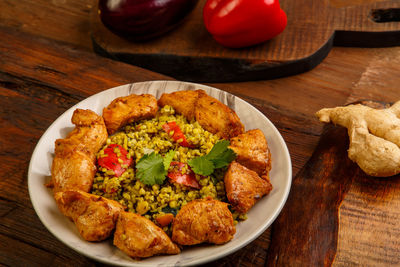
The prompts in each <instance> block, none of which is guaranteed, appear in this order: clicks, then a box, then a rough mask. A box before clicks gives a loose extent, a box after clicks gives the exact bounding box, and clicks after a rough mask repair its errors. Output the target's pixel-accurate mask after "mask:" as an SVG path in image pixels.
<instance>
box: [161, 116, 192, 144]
mask: <svg viewBox="0 0 400 267" xmlns="http://www.w3.org/2000/svg"><path fill="white" fill-rule="evenodd" d="M162 128H163V129H164V131H165V132H167V133H168V134H171V133H173V134H172V136H171V138H172V139H173V140H174V141H175V142H177V143H179V145H181V146H184V147H193V146H192V145H191V144H189V143H188V141H187V140H186V137H185V135H184V134H183V132H182V130H181V128H179V125H178V124H176V122H175V121H170V122H168V123H166V124H164V125H163V126H162Z"/></svg>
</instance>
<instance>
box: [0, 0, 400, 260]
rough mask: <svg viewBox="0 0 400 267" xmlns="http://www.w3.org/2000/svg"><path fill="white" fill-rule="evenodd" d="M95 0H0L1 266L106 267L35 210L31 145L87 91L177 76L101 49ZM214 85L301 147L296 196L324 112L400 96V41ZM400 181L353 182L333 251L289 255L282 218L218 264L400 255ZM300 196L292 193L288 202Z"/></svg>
mask: <svg viewBox="0 0 400 267" xmlns="http://www.w3.org/2000/svg"><path fill="white" fill-rule="evenodd" d="M336 2H337V3H339V2H341V1H338V0H336ZM342 2H343V1H342ZM353 2H354V3H356V2H361V1H353ZM92 5H93V2H92V1H91V0H85V1H82V0H81V1H78V0H70V1H65V0H64V1H63V0H53V1H45V0H38V1H33V0H21V1H6V0H0V36H1V42H0V95H1V97H0V107H1V108H0V128H1V134H0V159H1V160H0V169H1V171H0V174H1V175H0V265H2V266H3V265H4V266H44V265H51V266H72V265H73V266H102V264H100V263H97V262H94V261H92V260H90V259H88V258H86V257H84V256H81V255H80V254H78V253H76V252H74V251H73V250H71V249H69V248H67V247H66V246H65V245H64V244H63V243H61V242H60V241H58V240H57V239H56V238H55V237H54V236H52V235H51V234H50V233H49V232H48V231H47V229H46V228H45V227H44V226H43V224H42V223H41V222H40V220H39V218H38V217H37V216H36V214H35V211H34V210H33V208H32V205H31V202H30V199H29V195H28V188H27V171H28V164H29V161H30V157H31V154H32V151H33V149H34V147H35V145H36V143H37V141H38V139H39V138H40V136H41V135H42V134H43V133H44V131H45V130H46V129H47V128H48V127H49V126H50V124H51V123H52V122H53V121H54V120H55V119H56V118H57V117H58V116H60V115H61V114H62V113H63V112H64V111H65V110H66V109H68V108H70V107H71V106H72V105H74V104H75V103H77V102H79V101H80V100H82V99H84V98H86V97H88V96H90V95H92V94H95V93H97V92H100V91H102V90H105V89H107V88H111V87H114V86H117V85H121V84H126V83H131V82H138V81H148V80H159V79H172V78H170V77H166V76H163V75H160V74H157V73H153V72H150V71H148V70H144V69H140V68H137V67H134V66H131V65H126V64H123V63H119V62H115V61H112V60H109V59H105V58H102V57H99V56H97V55H95V54H94V53H93V52H92V51H91V43H90V36H89V26H88V20H89V12H90V9H91V8H92ZM210 85H211V86H214V87H217V88H220V89H222V90H225V91H228V92H230V93H232V94H235V95H236V96H239V97H241V98H243V99H244V100H246V101H248V102H249V103H251V104H253V105H254V106H255V107H257V108H258V109H259V110H260V111H261V112H263V113H264V114H265V115H266V116H267V117H268V118H269V119H270V120H271V121H272V122H273V123H274V124H275V125H276V127H277V128H278V129H279V131H280V132H281V134H282V135H283V137H284V139H285V141H286V143H287V145H288V147H289V150H290V153H291V158H292V164H293V177H294V181H293V186H292V192H291V195H292V194H293V193H294V195H296V194H295V193H296V192H297V191H296V190H299V186H300V185H301V184H302V179H304V177H305V171H307V170H308V168H309V167H307V166H309V164H310V162H309V163H308V164H307V161H308V160H309V159H310V158H311V156H312V155H313V152H314V150H315V148H316V147H317V144H318V141H319V139H320V136H321V133H322V129H323V125H322V124H321V123H319V122H318V121H317V120H316V118H315V117H314V113H315V112H316V111H317V110H319V109H320V108H322V107H333V106H338V105H344V104H347V103H351V102H354V101H357V100H363V99H369V100H374V101H383V102H387V103H392V102H394V101H396V100H398V99H400V88H399V85H400V47H393V48H382V49H361V48H342V47H335V48H334V49H333V50H332V51H331V52H330V54H329V55H328V57H327V58H326V59H325V60H324V61H323V62H322V63H321V64H320V65H319V66H317V67H316V68H315V69H313V70H311V71H309V72H307V73H304V74H301V75H296V76H293V77H288V78H282V79H276V80H269V81H257V82H242V83H220V84H210ZM311 159H312V158H311ZM311 161H312V160H311ZM361 176H362V175H361ZM399 180H400V179H399V178H398V177H393V178H390V179H386V180H385V179H380V180H377V179H372V178H370V177H364V176H362V179H361V180H360V179H359V180H357V177H356V178H355V179H353V180H351V181H350V182H349V183H346V191H345V194H344V195H342V196H341V197H342V202H341V206H338V210H337V212H338V217H339V220H338V228H337V232H336V237H337V243H335V244H334V245H333V246H332V247H331V248H330V249H329V250H328V252H329V253H328V254H329V255H328V254H327V255H328V256H326V255H325V256H326V257H325V256H324V255H320V254H321V253H320V254H318V253H317V254H315V255H314V254H312V255H311V254H309V255H301V253H299V252H298V250H293V252H292V253H291V252H290V249H289V248H291V247H293V246H294V245H295V244H290V242H289V241H292V240H291V239H290V240H275V239H274V233H275V232H277V233H279V232H281V230H282V229H283V228H282V225H283V223H284V220H282V219H280V220H278V222H277V223H274V224H273V225H272V227H271V228H270V229H268V230H267V231H266V232H264V233H263V234H262V235H261V236H260V237H259V238H258V239H256V240H255V241H254V242H252V243H251V244H249V245H247V246H246V247H245V248H243V249H241V250H239V251H238V252H236V253H234V254H232V255H229V256H227V257H225V258H223V259H220V260H218V261H216V262H214V263H213V266H214V265H215V266H226V265H233V266H236V265H243V266H260V265H263V264H266V265H278V266H282V265H293V264H294V263H296V266H300V265H305V266H311V265H310V264H314V265H324V264H325V265H330V264H333V265H335V266H353V265H363V266H382V265H389V264H391V265H399V264H400V231H399V226H398V225H399V224H398V221H399V218H400V213H399V212H398V210H399V208H400V202H399V196H400V194H399V192H400V181H399ZM365 184H369V185H370V186H369V187H365ZM309 189H310V188H309ZM341 192H342V191H341ZM314 193H315V194H323V192H320V191H314ZM291 203H292V202H290V199H289V202H288V204H287V205H290V204H291ZM339 204H340V203H339ZM286 208H289V209H290V208H291V206H289V207H285V209H286ZM302 208H304V209H305V210H307V206H304V207H302ZM294 226H295V225H294ZM291 230H292V229H291V228H290V227H289V228H288V231H291ZM293 236H296V233H295V232H294V233H293ZM321 238H323V237H322V236H321ZM271 239H272V245H273V246H274V248H273V249H272V250H271V248H269V245H270V243H271ZM303 243H304V242H303ZM276 248H279V249H276ZM285 248H286V249H285ZM277 250H278V251H277ZM308 250H312V248H308ZM316 251H318V249H314V250H313V252H316ZM295 252H296V253H298V254H300V255H293V254H295ZM272 253H277V254H276V255H278V256H276V257H275V256H274V257H272V256H271V255H275V254H272ZM302 257H303V258H302ZM321 257H322V261H321Z"/></svg>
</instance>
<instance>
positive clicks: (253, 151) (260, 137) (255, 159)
mask: <svg viewBox="0 0 400 267" xmlns="http://www.w3.org/2000/svg"><path fill="white" fill-rule="evenodd" d="M230 141H231V145H230V146H229V147H230V148H231V149H232V150H233V151H235V153H236V155H237V158H236V161H237V162H239V163H240V164H242V165H243V166H245V167H247V168H248V169H250V170H252V171H255V172H256V173H257V174H258V175H259V176H260V177H261V178H264V179H266V180H269V179H268V173H269V171H270V170H271V153H270V151H269V148H268V143H267V140H266V139H265V136H264V134H263V132H262V131H261V130H260V129H255V130H249V131H247V132H245V133H244V134H240V135H238V136H236V137H234V138H232V139H231V140H230Z"/></svg>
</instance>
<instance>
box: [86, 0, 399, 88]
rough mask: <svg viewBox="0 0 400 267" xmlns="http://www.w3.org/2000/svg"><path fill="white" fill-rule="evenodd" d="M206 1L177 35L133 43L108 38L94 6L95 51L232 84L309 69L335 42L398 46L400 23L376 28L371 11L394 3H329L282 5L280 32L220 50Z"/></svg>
mask: <svg viewBox="0 0 400 267" xmlns="http://www.w3.org/2000/svg"><path fill="white" fill-rule="evenodd" d="M205 2H206V0H201V1H199V3H198V5H197V7H196V8H195V10H194V11H193V12H192V13H191V14H190V15H189V17H188V19H187V20H186V22H185V23H184V24H183V25H181V26H180V27H178V28H177V29H176V30H174V31H172V32H170V33H169V34H167V35H165V36H163V37H161V38H157V39H154V40H151V41H148V42H144V43H143V42H137V43H133V42H130V41H128V40H126V39H124V38H122V37H119V36H117V35H116V34H114V33H112V32H111V31H110V30H108V29H107V28H106V27H105V26H104V25H103V24H102V22H101V20H100V17H99V15H98V9H97V5H93V12H92V16H91V20H92V21H91V23H92V26H91V28H92V31H93V33H92V39H93V45H94V49H95V51H96V52H98V53H99V54H101V55H104V56H107V57H110V58H113V59H117V60H120V61H123V62H127V63H132V64H134V65H136V66H140V67H143V68H146V69H149V70H153V71H156V72H159V73H163V74H166V75H170V76H172V77H174V78H176V79H179V80H190V81H196V82H230V81H250V80H260V79H261V80H266V79H273V78H279V77H285V76H288V75H293V74H298V73H300V72H304V71H307V70H310V69H311V68H314V67H315V66H316V65H318V64H319V63H320V62H321V61H322V60H323V59H324V58H325V57H326V55H327V54H328V53H329V51H330V50H331V48H332V44H333V43H335V44H336V45H345V46H368V47H381V46H390V45H400V22H398V21H394V22H387V23H376V22H374V21H373V20H372V19H371V16H370V13H371V10H375V9H388V8H400V2H399V1H396V0H392V1H385V2H381V1H378V2H371V1H366V2H364V3H362V4H361V5H360V4H359V5H356V6H342V5H340V3H337V2H338V1H333V3H332V1H330V0H319V1H314V0H281V1H280V4H281V7H282V9H283V10H285V12H286V14H287V17H288V24H287V27H286V29H285V30H284V31H283V33H281V34H280V35H278V36H277V37H275V38H273V39H271V40H270V41H268V42H265V43H263V44H260V45H256V46H253V47H250V48H243V49H228V48H224V47H222V46H221V45H219V44H218V43H217V42H215V41H214V39H213V38H212V36H211V35H210V34H209V33H208V32H207V30H206V29H205V27H204V24H203V18H202V9H203V6H204V3H205ZM398 17H399V16H398V15H397V19H399V18H398Z"/></svg>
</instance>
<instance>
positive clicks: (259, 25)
mask: <svg viewBox="0 0 400 267" xmlns="http://www.w3.org/2000/svg"><path fill="white" fill-rule="evenodd" d="M203 19H204V24H205V26H206V28H207V30H208V31H209V32H210V33H211V34H212V36H213V37H214V39H215V40H216V41H217V42H218V43H220V44H222V45H224V46H227V47H232V48H239V47H245V46H251V45H255V44H258V43H262V42H264V41H267V40H269V39H271V38H273V37H275V36H276V35H278V34H280V33H281V32H282V31H283V30H284V29H285V27H286V24H287V18H286V14H285V12H284V11H283V10H282V9H281V8H280V5H279V1H278V0H208V1H207V2H206V4H205V5H204V9H203Z"/></svg>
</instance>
